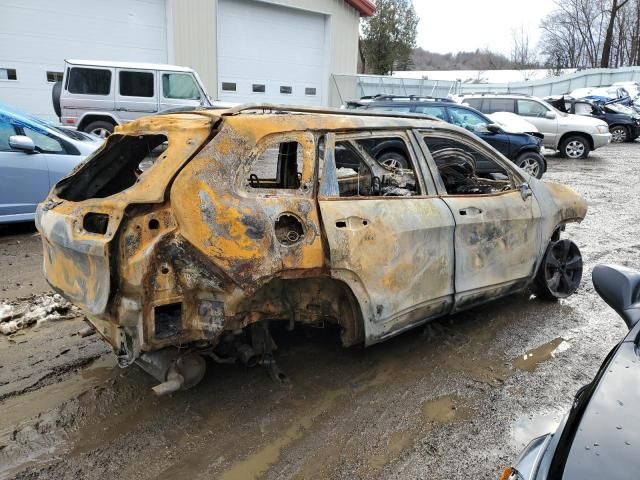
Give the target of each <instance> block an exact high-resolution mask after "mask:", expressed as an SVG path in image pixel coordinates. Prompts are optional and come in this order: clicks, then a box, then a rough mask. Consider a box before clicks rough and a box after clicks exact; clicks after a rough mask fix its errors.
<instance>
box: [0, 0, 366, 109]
mask: <svg viewBox="0 0 640 480" xmlns="http://www.w3.org/2000/svg"><path fill="white" fill-rule="evenodd" d="M374 10H375V7H374V5H373V3H372V2H371V1H370V0H110V1H109V2H104V1H100V0H65V2H51V1H49V0H0V12H2V14H1V15H0V103H6V104H9V105H12V106H14V107H17V108H20V109H22V110H25V111H27V112H30V113H32V114H35V115H38V116H41V117H44V118H49V119H51V120H55V119H56V116H55V113H54V111H53V107H52V104H51V88H52V85H53V83H55V82H56V81H58V80H60V79H61V78H62V70H63V66H64V59H65V58H83V59H91V60H112V61H130V62H146V63H169V64H175V65H183V66H187V67H191V68H194V69H195V70H196V71H197V72H198V73H199V75H200V78H201V79H202V81H203V82H204V84H205V86H206V88H207V90H208V91H209V94H210V95H211V96H212V97H213V98H217V99H219V100H222V101H229V102H277V103H295V104H305V105H327V104H328V103H329V82H330V79H331V74H355V73H356V68H357V58H358V33H359V21H360V17H361V16H369V15H372V14H373V12H374Z"/></svg>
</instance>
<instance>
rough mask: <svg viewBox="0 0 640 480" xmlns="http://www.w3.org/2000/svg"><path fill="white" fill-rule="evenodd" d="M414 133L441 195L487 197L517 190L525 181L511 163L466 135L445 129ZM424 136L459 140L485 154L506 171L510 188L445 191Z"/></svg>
mask: <svg viewBox="0 0 640 480" xmlns="http://www.w3.org/2000/svg"><path fill="white" fill-rule="evenodd" d="M416 133H417V137H418V141H419V142H420V144H421V146H422V148H423V149H424V152H425V157H426V160H427V164H428V167H429V169H430V170H431V172H432V177H433V179H434V181H435V183H436V188H437V189H438V192H439V195H440V196H442V197H444V196H447V197H454V196H456V197H457V196H464V197H472V196H482V197H487V196H492V195H502V194H505V193H512V192H514V191H517V189H518V187H519V186H520V185H522V184H524V183H526V181H525V179H524V178H523V177H522V176H521V175H520V174H519V173H518V172H517V171H516V170H515V169H514V168H512V164H510V163H511V162H509V161H508V160H506V161H505V160H503V159H502V158H500V156H499V155H496V154H495V153H494V152H492V151H491V150H490V149H488V148H485V146H484V145H482V144H480V143H479V142H475V141H474V140H473V139H470V138H467V137H466V136H463V135H460V134H458V133H456V132H448V131H445V130H435V131H434V130H418V131H417V132H416ZM425 137H437V138H440V139H448V140H451V141H455V142H460V143H462V144H463V145H465V146H466V147H468V148H472V149H475V150H478V152H479V153H481V154H482V155H484V156H486V157H487V158H488V159H489V160H491V161H493V162H495V163H496V164H498V166H500V167H501V168H502V169H503V170H505V171H506V172H507V177H509V180H510V182H511V184H512V188H511V189H509V190H504V191H498V192H491V193H473V194H471V193H468V194H452V193H449V192H447V189H446V187H445V185H444V181H443V180H442V178H441V176H440V170H439V169H438V166H437V164H436V162H435V160H434V159H433V155H432V154H431V150H430V149H429V146H428V145H427V142H426V141H425Z"/></svg>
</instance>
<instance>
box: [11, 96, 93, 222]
mask: <svg viewBox="0 0 640 480" xmlns="http://www.w3.org/2000/svg"><path fill="white" fill-rule="evenodd" d="M101 144H102V139H100V138H98V137H95V136H93V135H89V134H86V133H82V132H77V131H75V130H68V129H66V128H61V127H57V126H55V125H53V124H51V123H49V122H46V121H44V120H41V119H39V118H36V117H33V116H31V115H28V114H26V113H23V112H20V111H19V110H16V109H13V108H11V107H8V106H6V105H2V104H0V223H9V222H23V221H29V220H33V219H34V217H35V213H36V206H37V205H38V203H40V202H41V201H42V200H44V198H45V197H46V196H47V193H48V192H49V190H51V187H52V186H53V185H54V184H55V183H56V182H57V181H58V180H59V179H60V178H62V177H63V176H65V175H66V174H68V173H69V172H70V171H71V169H73V167H75V166H76V165H77V164H78V163H80V162H81V161H82V160H83V159H84V158H85V157H86V156H87V155H89V154H90V153H92V152H93V151H94V150H95V149H97V148H98V147H99V146H100V145H101Z"/></svg>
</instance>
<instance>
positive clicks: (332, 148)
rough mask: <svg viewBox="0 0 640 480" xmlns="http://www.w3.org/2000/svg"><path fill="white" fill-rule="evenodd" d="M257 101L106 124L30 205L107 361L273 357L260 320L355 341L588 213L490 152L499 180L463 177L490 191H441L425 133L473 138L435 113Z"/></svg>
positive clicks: (497, 277) (50, 276)
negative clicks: (91, 152) (499, 168)
mask: <svg viewBox="0 0 640 480" xmlns="http://www.w3.org/2000/svg"><path fill="white" fill-rule="evenodd" d="M273 110H274V111H271V110H270V109H269V108H262V109H260V108H257V109H256V108H254V109H249V111H247V112H243V111H242V110H241V109H238V110H230V111H224V110H222V111H221V110H202V111H198V112H195V113H175V114H171V115H161V116H155V117H147V118H143V119H140V120H138V121H136V122H132V123H130V124H127V125H126V126H124V127H119V128H118V129H117V131H116V133H115V134H114V135H113V136H111V137H110V138H109V140H108V141H107V143H106V145H105V146H104V147H103V148H102V149H101V150H100V151H99V152H97V153H96V154H95V156H93V157H92V158H89V159H88V160H87V162H86V163H84V164H83V165H82V166H80V167H79V168H78V169H77V170H76V171H75V172H73V173H72V174H71V175H70V176H69V177H67V178H66V179H64V180H62V181H61V182H60V183H59V184H58V185H57V186H56V187H55V188H54V189H53V191H52V193H51V194H50V196H49V198H48V199H47V200H46V201H45V202H44V203H43V204H41V205H40V206H39V208H38V212H37V226H38V229H39V230H40V232H41V233H42V237H43V245H44V251H45V260H44V272H45V275H46V278H47V280H48V281H49V283H50V284H51V285H52V286H53V288H55V289H56V290H57V291H59V292H60V293H62V294H63V295H65V296H66V297H67V298H69V299H70V300H71V301H72V302H73V303H75V304H76V305H78V306H80V307H82V308H83V309H84V310H85V311H86V312H87V315H88V318H89V320H90V321H91V322H92V323H93V324H94V325H95V326H96V328H97V330H98V332H99V333H100V334H101V335H102V336H103V337H104V338H105V339H106V340H107V341H108V342H109V343H111V345H112V346H113V348H114V350H115V352H116V353H117V355H118V358H119V360H120V363H121V364H122V365H128V364H130V363H131V362H133V361H135V360H136V359H138V361H141V362H142V363H144V364H146V365H147V367H148V371H153V372H158V371H160V372H162V373H161V374H157V375H156V376H157V377H158V378H159V379H160V380H161V381H163V382H165V383H164V384H163V385H164V387H163V389H162V391H163V392H166V391H171V390H172V389H175V388H179V387H180V386H183V387H184V386H185V385H187V384H192V383H193V381H195V379H197V378H201V375H200V373H195V374H193V371H194V369H195V370H197V371H198V372H199V371H200V369H201V368H204V367H203V366H202V365H203V363H201V362H200V361H199V360H197V358H199V357H198V356H197V355H196V354H198V355H199V354H208V355H211V356H213V358H214V359H216V360H218V361H228V360H229V359H234V358H236V359H242V361H244V362H245V363H247V364H249V363H253V360H252V359H253V358H254V356H253V354H256V355H257V356H259V357H260V358H261V359H262V361H263V363H267V364H272V363H270V361H268V360H265V359H269V358H270V355H271V352H272V350H273V348H275V345H273V342H272V340H271V339H270V336H269V335H268V322H269V321H270V320H285V321H287V322H288V325H289V328H293V327H294V325H295V324H298V323H303V324H306V325H310V326H315V327H323V326H325V325H327V324H332V323H333V324H336V325H338V326H339V327H340V329H341V336H342V341H343V344H344V345H347V346H348V345H354V344H357V343H364V344H367V345H369V344H372V343H375V342H378V341H380V340H382V339H384V338H387V337H389V336H391V335H394V334H397V333H399V332H401V331H403V330H405V329H406V328H410V327H412V326H415V325H417V324H419V323H421V322H424V321H426V320H428V319H430V318H435V317H438V316H441V315H445V314H447V313H450V312H452V311H456V310H460V309H463V308H468V307H469V306H471V305H474V304H477V303H482V302H485V301H487V300H490V299H492V298H496V297H498V296H501V295H504V294H507V293H510V292H512V291H515V290H518V289H522V288H524V287H526V286H527V285H528V284H530V283H531V282H532V280H533V278H534V276H535V275H536V271H538V270H539V265H540V264H541V262H542V259H543V258H544V257H545V252H546V250H547V248H548V245H549V242H550V241H551V240H552V238H556V237H557V231H558V228H559V227H560V226H562V225H563V224H564V223H566V222H570V221H580V220H581V219H582V218H583V217H584V215H585V214H586V206H585V204H584V201H583V200H582V199H580V197H578V196H577V195H576V194H574V193H573V192H571V191H570V190H569V189H568V188H566V187H562V186H556V185H553V184H545V183H544V182H539V181H537V180H536V179H533V178H529V177H528V176H527V175H526V174H525V173H524V172H521V171H519V170H517V169H516V168H514V167H513V166H512V165H511V164H510V163H509V162H508V160H506V159H502V158H499V156H498V157H497V158H496V161H497V162H499V163H500V164H501V165H502V164H503V163H502V162H504V165H506V167H505V168H506V171H507V176H505V178H506V180H504V179H503V180H491V179H480V180H479V183H478V184H479V185H480V186H481V187H482V188H486V189H489V190H491V192H492V193H488V194H487V193H485V194H477V195H476V194H473V195H452V194H451V193H447V191H446V188H445V184H444V183H443V180H441V179H440V178H439V176H438V175H439V173H438V172H439V170H438V168H440V167H438V166H437V165H436V164H435V161H434V158H432V156H431V154H430V150H429V148H428V147H427V145H426V143H425V141H424V139H423V134H424V132H432V133H433V132H435V133H438V132H439V133H441V134H442V136H443V138H445V137H447V136H449V137H451V136H453V137H455V138H457V137H460V138H463V139H464V141H465V142H469V145H471V146H473V147H474V148H479V149H481V150H482V149H486V148H488V147H486V146H484V145H482V144H481V143H479V142H478V140H476V139H475V138H474V137H472V136H471V135H469V134H468V133H467V132H465V131H464V130H462V129H458V128H456V127H454V126H451V125H449V124H444V123H443V122H439V121H435V120H434V121H430V120H424V119H415V118H394V117H384V116H369V115H356V114H343V113H342V112H340V111H318V112H314V111H313V110H310V109H304V110H296V109H293V110H294V111H290V110H291V109H286V108H278V109H273ZM453 137H452V138H453ZM381 142H387V143H389V145H391V146H394V145H395V146H394V147H393V148H396V149H397V148H398V145H400V147H401V149H404V150H402V152H404V153H402V152H401V153H402V155H405V157H401V158H400V161H401V162H402V159H403V158H404V159H405V160H406V161H407V162H408V164H407V165H404V164H403V165H401V166H400V167H397V166H393V167H390V166H388V165H387V164H384V163H383V160H382V159H383V158H391V159H393V161H397V158H398V157H397V155H399V153H398V151H397V150H394V151H395V152H396V154H394V155H395V156H394V155H390V154H389V153H388V152H389V151H388V152H387V155H386V157H376V155H377V153H374V151H373V150H371V146H372V145H374V146H375V145H378V144H380V143H381ZM394 142H395V143H394ZM274 146H275V147H274ZM339 148H340V149H342V150H339ZM454 150H455V149H454ZM340 152H341V153H340ZM338 153H340V155H341V157H340V158H341V160H339V159H338V158H337V154H338ZM486 154H487V155H490V156H491V155H496V152H494V151H491V149H489V151H488V152H486ZM463 156H464V155H463ZM467 156H468V155H467ZM434 157H437V155H436V154H434ZM349 158H355V159H357V161H358V162H361V163H359V164H357V165H354V164H339V161H340V162H344V161H347V160H349ZM265 159H266V160H265ZM270 159H272V160H270ZM344 159H347V160H344ZM261 162H262V163H261ZM269 162H271V163H269ZM359 165H364V167H362V168H363V169H360V168H361V167H360V166H359ZM274 166H275V168H272V167H274ZM143 167H144V168H143ZM365 167H366V168H365ZM260 168H262V169H266V170H269V169H272V170H273V171H271V170H269V171H268V172H266V171H265V172H263V171H262V170H260ZM367 175H368V176H367ZM474 178H475V177H474ZM365 180H366V181H365ZM527 184H528V186H527ZM523 185H524V186H526V187H527V189H530V193H532V194H531V195H525V193H524V192H525V190H524V187H523ZM361 186H362V189H363V190H362V191H361V190H360V189H361ZM521 187H522V188H521ZM474 188H475V187H474ZM354 189H355V190H354ZM386 195H391V196H386ZM462 212H464V213H462ZM168 347H171V348H174V347H178V348H177V349H175V348H174V350H172V351H175V352H178V353H175V354H162V356H161V357H162V359H161V360H159V359H160V356H156V357H152V356H150V352H155V351H161V352H166V351H167V348H168ZM145 352H147V353H145ZM180 352H181V353H180ZM185 352H186V354H185ZM160 363H162V365H164V366H162V367H159V366H158V365H159V364H160ZM186 364H189V365H191V367H189V368H190V369H191V374H190V373H189V368H186V367H185V366H184V365H186ZM180 365H182V367H180ZM154 374H155V373H154ZM189 379H191V380H189Z"/></svg>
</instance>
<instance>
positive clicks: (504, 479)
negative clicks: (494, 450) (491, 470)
mask: <svg viewBox="0 0 640 480" xmlns="http://www.w3.org/2000/svg"><path fill="white" fill-rule="evenodd" d="M515 473H516V472H515V470H514V469H513V468H512V467H507V468H505V469H504V470H503V471H502V475H500V480H511V479H515V476H513V475H514V474H515Z"/></svg>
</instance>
